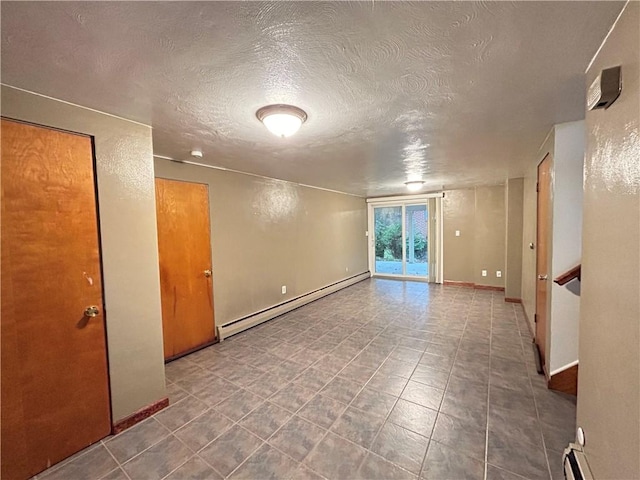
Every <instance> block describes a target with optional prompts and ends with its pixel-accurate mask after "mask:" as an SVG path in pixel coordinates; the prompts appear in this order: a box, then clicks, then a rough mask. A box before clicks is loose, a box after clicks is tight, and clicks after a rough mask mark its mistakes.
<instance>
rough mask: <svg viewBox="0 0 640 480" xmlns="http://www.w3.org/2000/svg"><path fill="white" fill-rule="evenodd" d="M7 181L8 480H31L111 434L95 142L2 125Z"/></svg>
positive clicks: (5, 334) (3, 373) (5, 402)
mask: <svg viewBox="0 0 640 480" xmlns="http://www.w3.org/2000/svg"><path fill="white" fill-rule="evenodd" d="M1 173H2V182H1V183H2V268H1V270H2V271H1V274H2V292H1V293H2V302H1V305H2V320H1V338H2V340H1V344H2V368H1V376H2V414H1V417H2V419H1V422H2V428H1V431H2V439H1V440H2V469H1V471H2V478H6V479H25V478H29V477H31V476H33V475H35V474H37V473H38V472H40V471H42V470H44V469H45V468H47V467H49V466H50V465H53V464H55V463H57V462H59V461H60V460H62V459H64V458H66V457H68V456H70V455H72V454H73V453H76V452H78V451H80V450H81V449H83V448H85V447H87V446H88V445H90V444H92V443H94V442H96V441H97V440H100V439H101V438H103V437H105V436H106V435H108V434H109V432H110V430H111V416H110V415H111V414H110V400H109V387H108V371H107V354H106V338H105V324H104V316H103V302H102V278H101V266H100V249H99V240H98V221H97V213H96V190H95V184H94V165H93V146H92V142H91V138H89V137H86V136H82V135H74V134H71V133H66V132H60V131H57V130H52V129H48V128H43V127H37V126H33V125H27V124H23V123H18V122H14V121H9V120H5V119H3V120H2V171H1ZM91 306H93V307H96V308H95V310H96V311H97V313H96V315H95V316H86V315H85V310H86V309H87V307H91ZM91 314H92V315H93V313H91Z"/></svg>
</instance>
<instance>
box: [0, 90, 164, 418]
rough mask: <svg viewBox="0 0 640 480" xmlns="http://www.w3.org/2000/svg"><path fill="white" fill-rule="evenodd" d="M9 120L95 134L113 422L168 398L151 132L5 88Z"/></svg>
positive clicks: (103, 115)
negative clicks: (165, 380)
mask: <svg viewBox="0 0 640 480" xmlns="http://www.w3.org/2000/svg"><path fill="white" fill-rule="evenodd" d="M2 115H3V116H5V117H8V118H14V119H18V120H23V121H27V122H32V123H37V124H40V125H45V126H50V127H55V128H60V129H64V130H70V131H73V132H79V133H84V134H87V135H92V136H93V137H94V139H95V156H96V177H97V180H98V201H99V204H100V209H99V212H100V233H101V244H102V267H103V277H104V300H105V311H106V316H105V318H106V325H107V344H108V349H109V354H108V355H109V378H110V387H111V408H112V413H113V420H114V421H117V420H120V419H122V418H124V417H126V416H128V415H130V414H131V413H133V412H135V411H136V410H138V409H140V408H141V407H144V406H146V405H148V404H150V403H152V402H154V401H156V400H159V399H161V398H163V397H164V396H165V383H164V361H163V350H162V319H161V312H160V279H159V272H158V245H157V233H156V211H155V194H154V183H153V182H154V180H153V178H154V176H153V158H152V155H153V153H152V141H151V128H149V127H147V126H144V125H139V124H136V123H133V122H129V121H126V120H122V119H119V118H116V117H112V116H109V115H105V114H102V113H99V112H95V111H93V110H88V109H85V108H82V107H78V106H75V105H70V104H68V103H63V102H60V101H57V100H53V99H50V98H46V97H42V96H38V95H35V94H31V93H27V92H23V91H20V90H17V89H13V88H9V87H6V86H2Z"/></svg>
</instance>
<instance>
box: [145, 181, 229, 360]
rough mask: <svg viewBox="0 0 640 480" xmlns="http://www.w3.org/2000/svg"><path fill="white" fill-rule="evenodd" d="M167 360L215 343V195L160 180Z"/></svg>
mask: <svg viewBox="0 0 640 480" xmlns="http://www.w3.org/2000/svg"><path fill="white" fill-rule="evenodd" d="M156 210H157V217H158V253H159V257H160V290H161V297H162V327H163V332H164V333H163V334H164V357H165V359H166V360H170V359H173V358H176V357H178V356H180V355H183V354H185V353H187V352H190V351H193V350H195V349H197V348H199V347H202V346H205V345H208V344H210V343H212V342H213V341H214V340H215V338H216V334H215V321H214V314H213V285H212V277H211V239H210V238H211V230H210V226H209V190H208V187H207V185H203V184H201V183H189V182H180V181H176V180H166V179H164V178H156Z"/></svg>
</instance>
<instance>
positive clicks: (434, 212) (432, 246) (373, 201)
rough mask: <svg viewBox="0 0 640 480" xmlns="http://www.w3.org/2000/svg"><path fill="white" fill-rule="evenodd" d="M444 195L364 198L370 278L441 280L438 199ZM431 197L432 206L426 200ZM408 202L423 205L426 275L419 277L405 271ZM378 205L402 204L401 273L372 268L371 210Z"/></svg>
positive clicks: (440, 204) (373, 252)
mask: <svg viewBox="0 0 640 480" xmlns="http://www.w3.org/2000/svg"><path fill="white" fill-rule="evenodd" d="M443 197H444V194H443V193H442V192H439V193H427V194H419V195H402V196H394V197H379V198H368V199H367V217H368V218H367V224H368V231H367V237H368V248H367V251H368V252H367V253H368V259H369V272H370V274H371V276H372V277H377V278H389V279H400V280H412V281H416V282H429V283H442V272H443V252H442V198H443ZM432 198H433V199H435V207H433V208H432V207H431V205H430V202H429V200H430V199H432ZM412 205H426V208H427V219H428V226H427V229H428V230H427V237H428V239H429V240H430V241H429V245H428V262H427V268H428V271H427V276H426V277H419V276H415V275H407V274H406V225H405V220H406V219H405V215H406V208H405V207H408V206H412ZM379 207H402V257H403V262H402V274H400V275H398V274H386V273H377V272H376V270H375V260H376V254H375V216H374V209H375V208H379Z"/></svg>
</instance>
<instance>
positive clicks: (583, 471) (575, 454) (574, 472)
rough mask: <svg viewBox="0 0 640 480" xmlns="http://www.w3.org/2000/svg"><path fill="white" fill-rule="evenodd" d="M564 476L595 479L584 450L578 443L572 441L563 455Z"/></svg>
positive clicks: (579, 479) (585, 479)
mask: <svg viewBox="0 0 640 480" xmlns="http://www.w3.org/2000/svg"><path fill="white" fill-rule="evenodd" d="M562 461H563V463H564V478H566V479H567V480H593V475H592V474H591V469H590V468H589V464H588V463H587V457H586V455H585V454H584V450H583V449H582V447H581V446H580V445H578V444H577V443H570V444H569V446H568V447H567V448H565V450H564V455H563V456H562Z"/></svg>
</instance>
